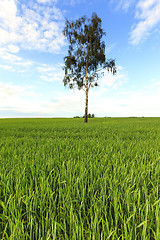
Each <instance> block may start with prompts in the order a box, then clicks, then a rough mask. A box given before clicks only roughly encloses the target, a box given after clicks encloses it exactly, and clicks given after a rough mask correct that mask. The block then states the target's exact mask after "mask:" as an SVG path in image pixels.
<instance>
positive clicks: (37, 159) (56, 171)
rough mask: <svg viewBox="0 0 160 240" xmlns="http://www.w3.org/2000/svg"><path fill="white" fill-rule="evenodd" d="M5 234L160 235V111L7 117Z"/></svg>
mask: <svg viewBox="0 0 160 240" xmlns="http://www.w3.org/2000/svg"><path fill="white" fill-rule="evenodd" d="M0 239H14V240H25V239H35V240H38V239H42V240H50V239H60V240H63V239H66V240H81V239H84V240H88V239H92V240H99V239H101V240H103V239H104V240H106V239H112V240H114V239H115V240H117V239H126V240H131V239H133V240H135V239H140V240H141V239H142V240H145V239H148V240H150V239H156V240H159V239H160V118H101V119H89V123H88V124H84V123H83V119H1V120H0Z"/></svg>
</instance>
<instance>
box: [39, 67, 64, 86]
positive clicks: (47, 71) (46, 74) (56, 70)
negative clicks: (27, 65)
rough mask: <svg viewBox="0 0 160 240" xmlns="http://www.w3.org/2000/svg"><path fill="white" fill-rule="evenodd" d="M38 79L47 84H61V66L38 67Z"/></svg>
mask: <svg viewBox="0 0 160 240" xmlns="http://www.w3.org/2000/svg"><path fill="white" fill-rule="evenodd" d="M36 69H37V71H38V73H39V74H40V78H41V79H43V80H44V81H47V82H55V81H58V82H62V80H63V77H64V73H63V71H62V64H57V65H56V66H54V67H53V66H49V65H46V64H43V65H39V66H38V67H37V68H36Z"/></svg>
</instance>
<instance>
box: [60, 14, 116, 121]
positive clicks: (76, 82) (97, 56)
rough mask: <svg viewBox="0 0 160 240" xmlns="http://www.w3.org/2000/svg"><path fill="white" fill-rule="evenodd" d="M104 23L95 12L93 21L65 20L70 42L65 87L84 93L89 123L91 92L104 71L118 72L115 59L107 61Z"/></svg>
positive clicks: (82, 19)
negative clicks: (102, 25)
mask: <svg viewBox="0 0 160 240" xmlns="http://www.w3.org/2000/svg"><path fill="white" fill-rule="evenodd" d="M101 22H102V20H101V19H100V18H99V17H98V16H97V14H96V13H93V14H92V18H91V19H87V18H86V16H83V17H81V18H79V19H78V20H76V21H72V22H69V21H68V20H66V23H65V28H64V30H63V34H64V36H65V37H66V38H67V40H68V41H69V49H68V55H67V56H66V57H65V58H64V64H65V66H64V70H65V76H64V79H63V83H64V86H67V85H68V86H69V87H70V88H71V89H73V88H75V87H78V89H79V90H80V89H83V90H84V91H85V97H86V99H85V117H84V122H86V123H87V121H88V117H87V116H88V92H89V89H90V87H94V86H98V79H99V77H100V76H101V74H102V70H103V69H107V70H108V72H111V73H112V74H115V73H116V66H115V60H113V59H109V60H107V61H106V58H105V43H104V41H102V37H103V35H105V33H104V31H103V29H102V28H101Z"/></svg>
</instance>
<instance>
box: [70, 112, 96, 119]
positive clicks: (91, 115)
mask: <svg viewBox="0 0 160 240" xmlns="http://www.w3.org/2000/svg"><path fill="white" fill-rule="evenodd" d="M87 116H88V118H94V117H95V115H94V113H92V114H91V113H89V114H88V115H87ZM74 118H84V116H83V117H80V116H75V117H74Z"/></svg>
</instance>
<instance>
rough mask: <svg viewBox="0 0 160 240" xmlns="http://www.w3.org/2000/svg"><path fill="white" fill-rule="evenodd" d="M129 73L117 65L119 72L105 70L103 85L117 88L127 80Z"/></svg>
mask: <svg viewBox="0 0 160 240" xmlns="http://www.w3.org/2000/svg"><path fill="white" fill-rule="evenodd" d="M127 78H128V77H127V73H125V71H124V69H123V67H122V66H117V73H116V74H115V75H112V74H111V73H108V71H107V70H105V72H104V77H103V78H102V80H101V85H102V86H103V87H112V88H117V87H119V86H121V85H122V84H124V83H125V82H127Z"/></svg>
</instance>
